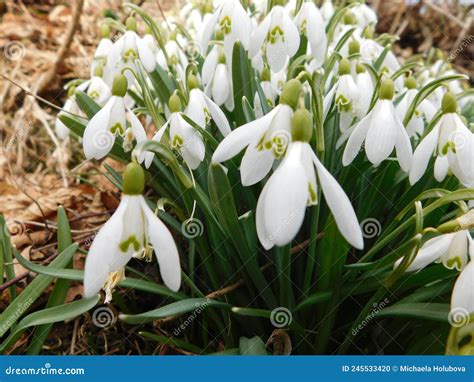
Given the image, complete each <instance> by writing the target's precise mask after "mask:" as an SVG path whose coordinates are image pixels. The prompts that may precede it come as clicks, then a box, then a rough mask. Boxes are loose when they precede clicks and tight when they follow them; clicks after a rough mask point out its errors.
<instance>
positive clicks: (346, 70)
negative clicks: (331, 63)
mask: <svg viewBox="0 0 474 382" xmlns="http://www.w3.org/2000/svg"><path fill="white" fill-rule="evenodd" d="M345 74H351V63H350V62H349V60H348V59H347V58H343V59H342V60H341V61H340V62H339V75H340V76H343V75H345Z"/></svg>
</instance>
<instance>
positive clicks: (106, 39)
mask: <svg viewBox="0 0 474 382" xmlns="http://www.w3.org/2000/svg"><path fill="white" fill-rule="evenodd" d="M100 33H101V35H102V38H101V39H100V41H99V44H98V45H97V48H96V50H95V52H94V58H93V59H92V63H91V77H92V76H93V75H94V73H95V70H96V67H97V66H102V67H105V66H106V64H107V56H108V55H109V53H110V50H111V49H112V46H113V45H114V43H113V42H112V40H111V39H110V26H109V25H108V24H102V25H101V27H100Z"/></svg>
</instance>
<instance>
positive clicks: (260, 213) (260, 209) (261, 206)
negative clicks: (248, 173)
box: [255, 182, 275, 250]
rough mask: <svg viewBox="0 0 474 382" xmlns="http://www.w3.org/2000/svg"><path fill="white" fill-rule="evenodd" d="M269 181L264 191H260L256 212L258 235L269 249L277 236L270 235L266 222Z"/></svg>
mask: <svg viewBox="0 0 474 382" xmlns="http://www.w3.org/2000/svg"><path fill="white" fill-rule="evenodd" d="M268 190H269V187H268V182H267V183H266V184H265V186H264V187H263V190H262V192H261V193H260V196H259V198H258V202H257V209H256V212H255V225H256V228H257V236H258V239H259V241H260V243H261V244H262V247H263V248H265V249H266V250H269V249H270V248H272V247H273V246H274V245H275V236H274V235H270V233H269V232H268V231H267V227H266V224H265V216H264V212H265V211H266V209H267V195H268Z"/></svg>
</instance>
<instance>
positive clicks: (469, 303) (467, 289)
mask: <svg viewBox="0 0 474 382" xmlns="http://www.w3.org/2000/svg"><path fill="white" fill-rule="evenodd" d="M458 309H463V310H465V311H467V312H468V313H473V312H474V261H471V262H470V263H469V264H468V265H467V266H466V268H464V270H463V271H462V272H461V274H460V275H459V277H458V279H457V280H456V283H455V284H454V288H453V293H452V295H451V310H452V311H454V310H458Z"/></svg>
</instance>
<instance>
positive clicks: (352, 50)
mask: <svg viewBox="0 0 474 382" xmlns="http://www.w3.org/2000/svg"><path fill="white" fill-rule="evenodd" d="M359 52H360V44H359V41H357V40H352V41H351V42H350V43H349V55H352V54H356V53H359Z"/></svg>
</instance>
